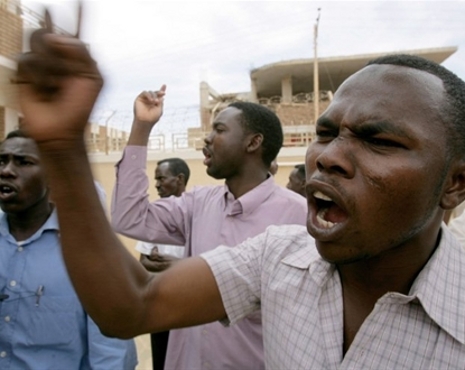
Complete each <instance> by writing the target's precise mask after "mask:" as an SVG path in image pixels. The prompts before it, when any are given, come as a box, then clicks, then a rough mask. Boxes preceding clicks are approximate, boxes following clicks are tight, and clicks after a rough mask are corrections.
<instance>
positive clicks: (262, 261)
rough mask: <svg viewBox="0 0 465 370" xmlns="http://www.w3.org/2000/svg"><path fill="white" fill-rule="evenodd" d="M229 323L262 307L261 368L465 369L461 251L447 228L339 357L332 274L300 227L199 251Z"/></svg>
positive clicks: (464, 253) (339, 309)
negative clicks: (410, 278) (407, 285)
mask: <svg viewBox="0 0 465 370" xmlns="http://www.w3.org/2000/svg"><path fill="white" fill-rule="evenodd" d="M202 257H203V258H204V259H205V260H206V261H207V262H208V264H209V265H210V267H211V269H212V271H213V274H214V275H215V278H216V281H217V283H218V287H219V290H220V292H221V296H222V299H223V303H224V306H225V309H226V312H227V317H228V320H227V321H228V322H226V323H225V324H229V323H236V322H237V321H239V320H240V319H241V318H242V317H244V316H245V315H247V314H248V313H250V312H252V311H254V310H257V309H259V308H260V307H261V310H262V320H263V340H264V349H265V365H266V368H267V369H357V370H358V369H409V370H411V369H422V370H424V369H431V370H433V369H435V370H438V369H440V370H443V369H465V250H464V249H462V248H460V246H459V243H458V242H457V240H456V239H455V238H454V237H453V235H452V234H451V233H450V231H449V230H448V229H447V227H445V226H443V228H442V239H441V242H440V245H439V246H438V248H437V249H436V251H435V253H434V255H433V256H432V257H431V258H430V260H429V261H428V263H427V265H426V266H425V267H424V268H423V270H422V271H421V272H420V274H419V275H418V277H417V279H416V280H415V282H414V284H413V285H412V288H411V291H410V294H409V295H403V294H400V293H395V292H390V293H387V294H385V295H384V296H383V297H381V298H380V299H379V300H378V302H377V303H376V305H375V307H374V309H373V311H372V312H371V313H370V315H369V316H368V317H367V318H366V320H365V322H364V323H363V324H362V326H361V327H360V329H359V331H358V333H357V335H356V337H355V339H354V341H353V342H352V345H351V347H350V348H349V350H348V351H347V353H346V354H345V356H344V357H343V352H342V349H343V301H342V289H341V282H340V279H339V274H338V273H337V270H336V269H335V267H334V265H332V264H330V263H328V262H326V261H324V260H323V259H322V258H321V257H320V256H319V254H318V252H317V250H316V248H315V245H314V241H313V239H312V238H311V237H310V236H309V235H308V233H307V230H306V228H305V227H302V226H292V225H291V226H279V227H270V228H268V229H267V231H266V232H265V233H263V234H261V235H259V236H258V237H255V238H252V239H248V240H246V241H245V242H244V243H242V244H241V245H239V246H238V247H235V248H228V247H220V248H218V249H216V250H213V251H210V252H207V253H204V254H202Z"/></svg>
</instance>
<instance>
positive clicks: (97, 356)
mask: <svg viewBox="0 0 465 370" xmlns="http://www.w3.org/2000/svg"><path fill="white" fill-rule="evenodd" d="M0 292H1V293H2V294H7V295H8V296H9V297H8V298H7V299H5V300H4V301H3V302H0V369H2V370H5V369H15V370H16V369H40V370H45V369H66V370H72V369H79V370H83V369H102V370H108V369H134V368H135V366H136V365H137V355H136V349H135V345H134V341H133V340H130V341H126V340H124V341H123V340H119V339H114V338H108V337H105V336H103V335H102V334H101V333H100V330H99V329H98V327H97V326H96V325H95V323H94V322H93V321H92V320H91V319H90V317H89V316H87V315H86V313H85V312H84V309H83V307H82V305H81V303H80V302H79V299H78V297H77V295H76V293H75V291H74V288H73V286H72V285H71V281H70V279H69V277H68V273H67V271H66V268H65V265H64V263H63V260H62V256H61V248H60V241H59V232H58V220H57V216H56V212H55V211H54V212H53V213H52V214H51V216H50V217H49V218H48V220H47V221H46V222H45V224H44V225H43V226H42V227H41V228H40V229H39V230H38V231H37V232H36V233H35V234H34V235H32V236H31V237H30V238H28V239H27V240H24V241H22V242H17V241H16V240H15V239H14V238H13V236H12V235H11V234H10V232H9V227H8V222H7V216H6V215H5V214H1V215H0Z"/></svg>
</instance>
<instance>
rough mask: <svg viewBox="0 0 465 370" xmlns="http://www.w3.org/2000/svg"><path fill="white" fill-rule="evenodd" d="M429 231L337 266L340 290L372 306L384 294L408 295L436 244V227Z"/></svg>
mask: <svg viewBox="0 0 465 370" xmlns="http://www.w3.org/2000/svg"><path fill="white" fill-rule="evenodd" d="M431 229H432V230H431V231H428V232H425V233H422V234H421V235H417V236H415V237H414V238H412V239H411V240H409V241H408V242H406V243H404V244H402V245H399V246H397V247H396V248H393V249H391V250H389V251H388V252H385V253H384V254H382V255H380V256H376V257H373V258H370V259H367V260H363V261H358V262H355V263H350V264H347V265H338V266H337V269H338V271H339V275H340V277H341V282H342V285H343V289H344V291H351V292H353V293H354V294H360V295H364V296H365V297H366V298H367V299H369V300H371V301H372V302H373V304H374V303H375V302H376V301H377V300H378V299H379V298H380V297H381V296H383V295H384V294H385V293H387V292H399V293H402V294H408V293H409V291H410V288H411V286H412V284H413V282H414V281H415V279H416V277H417V276H418V274H419V273H420V271H421V270H422V269H423V267H424V266H425V265H426V263H427V262H428V260H429V259H430V257H431V255H432V254H433V253H434V251H435V250H436V247H437V245H438V244H439V240H440V229H439V227H437V228H431ZM370 298H371V299H370Z"/></svg>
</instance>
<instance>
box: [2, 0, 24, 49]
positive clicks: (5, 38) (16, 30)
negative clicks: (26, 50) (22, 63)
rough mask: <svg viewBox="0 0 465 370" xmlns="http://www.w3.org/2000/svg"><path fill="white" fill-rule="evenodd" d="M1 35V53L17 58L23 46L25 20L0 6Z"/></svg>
mask: <svg viewBox="0 0 465 370" xmlns="http://www.w3.org/2000/svg"><path fill="white" fill-rule="evenodd" d="M0 35H1V37H0V55H2V56H4V57H7V58H15V57H16V55H17V54H19V53H20V52H21V51H22V47H23V20H22V19H21V17H20V16H19V15H18V14H15V13H12V12H11V11H10V10H7V9H6V8H4V7H0Z"/></svg>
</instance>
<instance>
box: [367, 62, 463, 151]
mask: <svg viewBox="0 0 465 370" xmlns="http://www.w3.org/2000/svg"><path fill="white" fill-rule="evenodd" d="M373 64H390V65H396V66H403V67H410V68H415V69H417V70H420V71H425V72H428V73H430V74H432V75H435V76H437V77H439V78H440V79H441V81H442V83H443V86H444V91H445V93H446V96H445V101H446V104H445V106H444V108H443V111H442V113H443V115H444V117H445V119H446V120H447V124H448V125H449V127H446V130H447V131H448V133H449V135H448V136H449V137H448V144H449V145H448V151H449V153H450V154H452V156H460V157H464V155H465V82H464V81H463V80H462V79H460V78H459V77H458V76H457V75H455V74H454V73H453V72H451V71H449V70H448V69H446V68H444V67H443V66H441V65H439V64H438V63H435V62H433V61H431V60H428V59H425V58H422V57H419V56H416V55H407V54H394V55H386V56H382V57H379V58H376V59H373V60H371V61H369V62H368V64H367V65H373Z"/></svg>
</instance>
